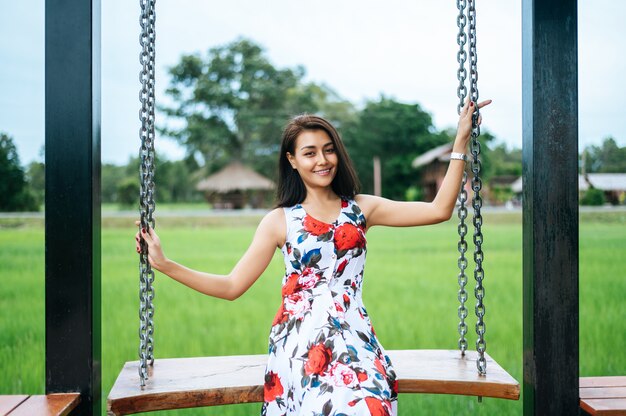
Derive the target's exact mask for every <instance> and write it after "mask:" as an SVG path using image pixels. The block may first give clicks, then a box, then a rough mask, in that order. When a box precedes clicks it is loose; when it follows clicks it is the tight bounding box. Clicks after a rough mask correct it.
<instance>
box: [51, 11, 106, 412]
mask: <svg viewBox="0 0 626 416" xmlns="http://www.w3.org/2000/svg"><path fill="white" fill-rule="evenodd" d="M45 8H46V18H45V25H46V29H45V33H46V39H45V44H46V72H45V80H46V99H45V116H46V133H45V134H46V393H56V392H80V393H81V403H80V405H79V407H78V408H77V410H76V411H75V412H76V414H80V415H92V414H100V390H101V382H100V0H46V5H45Z"/></svg>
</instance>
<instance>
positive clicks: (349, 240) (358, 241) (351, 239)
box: [335, 222, 365, 251]
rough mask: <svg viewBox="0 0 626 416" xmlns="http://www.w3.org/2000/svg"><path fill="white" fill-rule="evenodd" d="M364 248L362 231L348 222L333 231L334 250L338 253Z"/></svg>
mask: <svg viewBox="0 0 626 416" xmlns="http://www.w3.org/2000/svg"><path fill="white" fill-rule="evenodd" d="M363 247H365V236H364V235H363V230H361V229H359V228H358V227H355V226H354V225H353V224H350V223H349V222H346V223H343V224H341V225H340V226H339V227H337V228H336V229H335V248H336V249H337V250H338V251H348V250H352V249H353V248H363Z"/></svg>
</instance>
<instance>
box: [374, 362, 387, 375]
mask: <svg viewBox="0 0 626 416" xmlns="http://www.w3.org/2000/svg"><path fill="white" fill-rule="evenodd" d="M374 365H375V366H376V369H377V370H378V372H379V373H381V374H383V375H385V374H386V373H387V372H386V371H385V367H384V366H383V363H382V361H380V360H379V359H378V358H374Z"/></svg>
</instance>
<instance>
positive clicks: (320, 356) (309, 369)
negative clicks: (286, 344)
mask: <svg viewBox="0 0 626 416" xmlns="http://www.w3.org/2000/svg"><path fill="white" fill-rule="evenodd" d="M332 356H333V352H332V351H331V350H330V348H326V346H324V344H323V343H319V344H315V345H313V346H312V347H311V349H309V355H308V359H307V361H306V363H304V372H305V373H306V374H307V375H311V374H324V373H325V372H326V369H327V368H328V364H330V360H331V359H332Z"/></svg>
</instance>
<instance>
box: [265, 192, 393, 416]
mask: <svg viewBox="0 0 626 416" xmlns="http://www.w3.org/2000/svg"><path fill="white" fill-rule="evenodd" d="M284 211H285V217H286V220H287V238H286V242H285V245H284V246H283V247H282V252H283V255H284V259H285V269H286V270H285V276H284V278H283V285H282V302H281V305H280V308H279V310H278V312H277V314H276V317H275V318H274V322H273V324H272V329H271V331H270V336H269V360H268V364H267V368H266V371H265V385H264V400H265V401H264V403H263V408H262V415H263V416H283V415H285V416H287V415H291V416H294V415H303V416H318V415H323V416H353V415H354V416H357V415H358V416H361V415H372V416H390V415H396V413H397V410H396V405H397V395H398V394H397V392H398V388H397V381H396V374H395V371H394V370H393V367H392V365H391V362H390V360H389V357H388V356H387V355H386V354H385V351H384V350H383V347H382V346H381V345H380V344H379V343H378V340H377V338H376V334H375V333H374V328H372V324H371V323H370V319H369V317H368V315H367V312H366V310H365V307H364V306H363V301H362V299H361V286H362V282H363V269H364V266H365V253H366V248H365V246H366V240H365V232H364V231H365V217H364V216H363V214H362V213H361V210H360V208H359V207H358V205H357V204H356V203H355V202H354V201H353V200H342V208H341V213H340V215H339V217H338V218H337V220H336V221H335V222H333V223H332V224H328V223H324V222H322V221H319V220H316V219H315V218H313V217H311V216H310V215H308V214H307V213H306V211H305V210H304V208H303V207H302V206H301V205H299V204H298V205H296V206H293V207H289V208H284Z"/></svg>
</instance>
